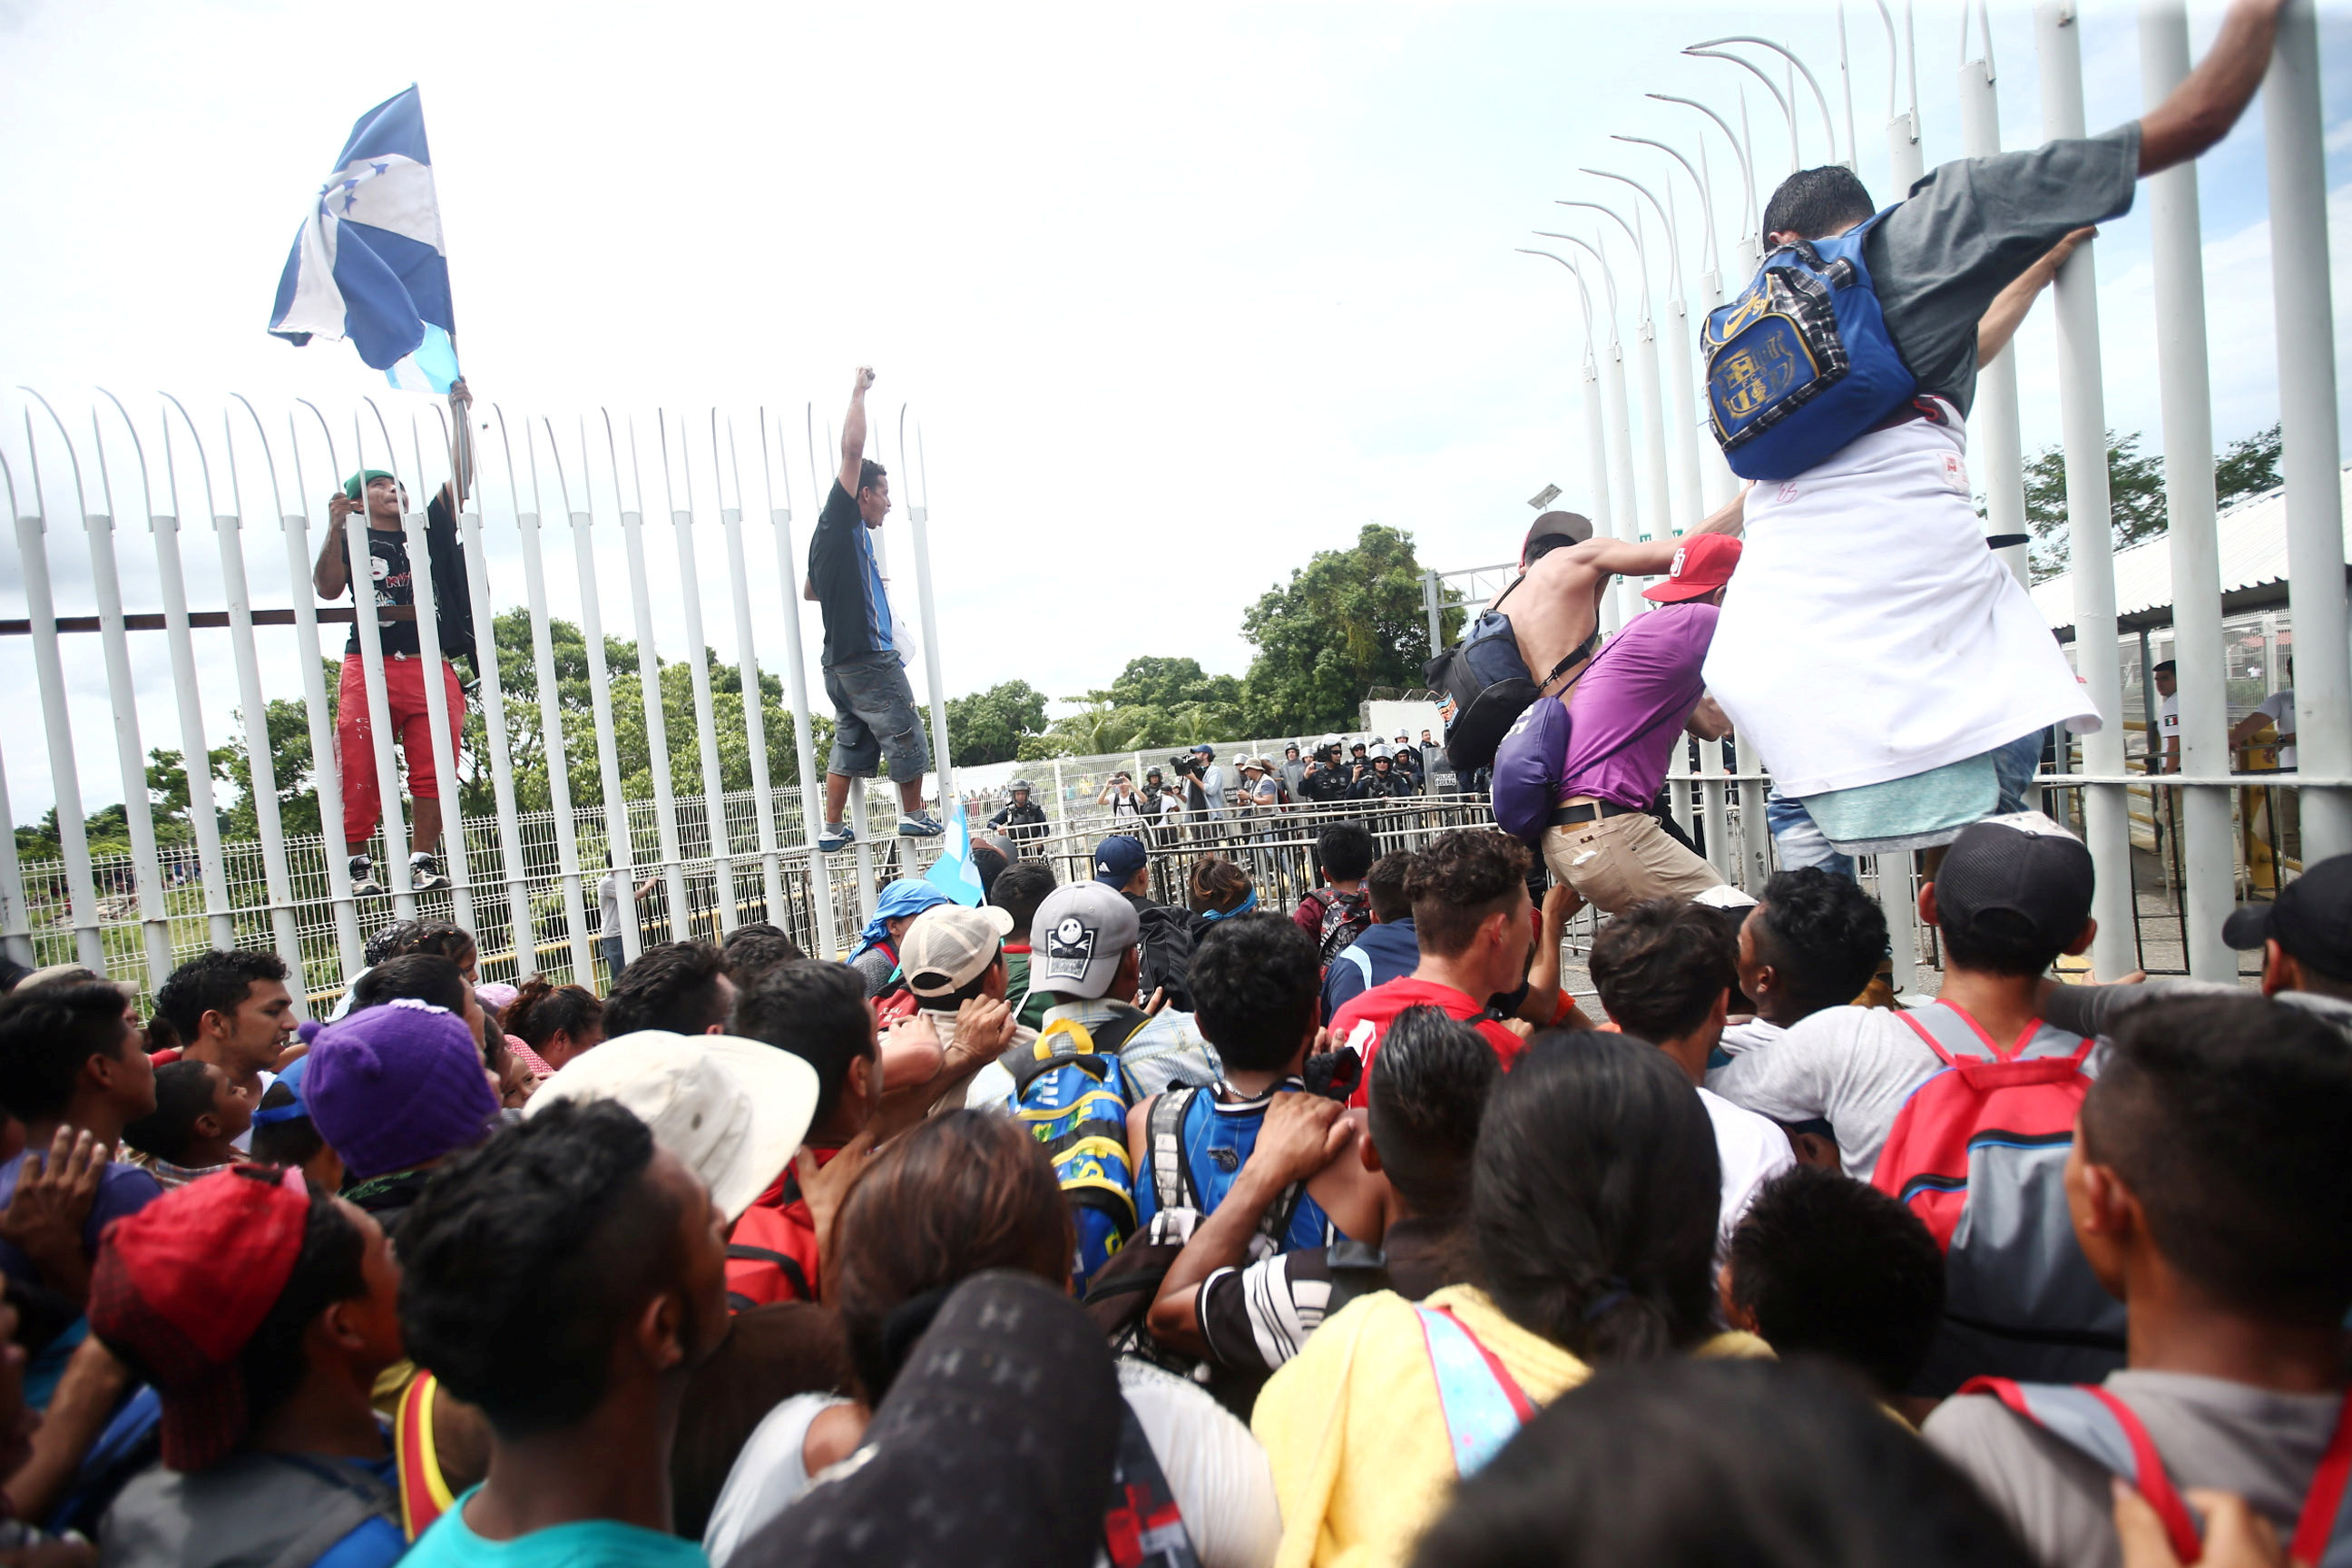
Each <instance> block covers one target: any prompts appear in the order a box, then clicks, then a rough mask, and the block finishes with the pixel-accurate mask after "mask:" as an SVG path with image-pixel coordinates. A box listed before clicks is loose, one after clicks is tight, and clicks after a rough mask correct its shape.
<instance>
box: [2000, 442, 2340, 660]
mask: <svg viewBox="0 0 2352 1568" xmlns="http://www.w3.org/2000/svg"><path fill="white" fill-rule="evenodd" d="M2343 485H2344V498H2345V499H2344V523H2345V534H2344V538H2345V560H2346V561H2347V563H2352V463H2347V464H2346V465H2345V468H2344V479H2343ZM2214 531H2215V533H2216V534H2217V535H2218V536H2219V542H2220V544H2221V592H2222V593H2224V594H2234V593H2238V592H2240V591H2241V590H2242V589H2247V588H2254V587H2259V586H2261V585H2263V584H2267V583H2284V582H2285V581H2286V491H2285V489H2284V488H2281V489H2274V490H2269V491H2266V492H2264V493H2263V494H2262V495H2258V496H2255V497H2253V498H2252V500H2242V501H2240V502H2238V504H2237V505H2235V506H2233V507H2231V509H2230V510H2227V511H2225V512H2223V513H2222V514H2221V517H2220V518H2219V519H2217V520H2216V521H2215V524H2214ZM2032 593H2033V607H2034V608H2035V609H2038V610H2040V611H2041V612H2042V620H2043V621H2044V622H2045V623H2047V624H2048V625H2049V626H2050V627H2051V628H2052V629H2053V630H2060V629H2063V628H2067V627H2071V626H2074V574H2072V573H2070V572H2062V573H2060V574H2058V575H2057V576H2055V577H2053V578H2051V579H2050V580H2049V581H2047V582H2045V583H2039V584H2035V585H2034V587H2033V590H2032ZM2171 605H2172V547H2171V542H2170V541H2169V540H2168V538H2167V537H2166V536H2165V535H2163V534H2161V533H2159V534H2158V535H2157V536H2156V537H2155V538H2153V539H2144V540H2142V541H2140V542H2138V543H2137V544H2135V545H2133V546H2131V547H2130V548H2129V549H2127V550H2118V551H2116V615H2117V616H2135V615H2141V614H2145V613H2146V612H2147V611H2150V610H2162V609H2169V608H2170V607H2171Z"/></svg>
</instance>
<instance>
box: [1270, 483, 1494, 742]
mask: <svg viewBox="0 0 2352 1568" xmlns="http://www.w3.org/2000/svg"><path fill="white" fill-rule="evenodd" d="M1447 597H1448V603H1447V605H1446V606H1445V608H1444V611H1443V618H1442V621H1441V635H1442V636H1443V637H1444V640H1445V641H1447V642H1451V641H1452V640H1453V638H1454V637H1455V636H1456V635H1457V634H1458V633H1459V632H1460V630H1461V625H1462V615H1463V612H1462V610H1461V608H1460V607H1459V605H1458V602H1457V596H1456V595H1452V594H1450V593H1449V595H1448V596H1447ZM1242 636H1244V637H1247V638H1248V639H1249V640H1250V642H1251V643H1252V644H1253V645H1255V647H1256V648H1257V650H1258V652H1257V657H1256V658H1254V659H1252V660H1251V661H1250V668H1249V674H1248V676H1247V677H1246V678H1245V679H1244V682H1243V687H1244V689H1243V693H1242V696H1243V702H1242V709H1243V716H1244V720H1245V723H1244V728H1246V729H1249V730H1251V731H1254V732H1255V733H1257V734H1262V735H1281V734H1297V733H1301V732H1304V731H1310V730H1329V729H1339V728H1344V727H1347V726H1350V725H1352V724H1353V723H1354V722H1355V720H1356V711H1357V704H1358V703H1359V702H1360V701H1362V700H1363V697H1364V694H1365V693H1366V692H1367V691H1368V690H1370V689H1371V688H1373V687H1375V686H1393V687H1418V686H1419V685H1421V684H1422V680H1423V666H1424V665H1426V664H1427V663H1428V661H1429V658H1430V647H1429V622H1428V616H1427V612H1426V611H1425V610H1424V608H1423V600H1422V569H1421V563H1420V562H1419V561H1417V560H1416V559H1414V556H1413V550H1412V535H1411V534H1409V533H1406V532H1404V531H1402V530H1401V529H1394V528H1389V527H1386V526H1384V525H1383V524H1381V523H1377V522H1370V523H1366V524H1365V525H1364V528H1363V531H1362V532H1361V533H1360V534H1359V535H1358V536H1357V539H1356V543H1355V546H1354V548H1352V549H1349V550H1321V551H1318V552H1316V553H1315V556H1314V559H1312V560H1311V561H1309V562H1308V563H1307V565H1306V567H1305V568H1304V569H1301V570H1296V571H1293V572H1292V573H1291V574H1290V581H1289V582H1288V583H1287V584H1283V585H1280V586H1277V587H1275V588H1272V589H1270V590H1268V591H1267V592H1266V593H1265V595H1263V596H1262V597H1261V598H1260V599H1259V600H1258V602H1257V603H1256V604H1255V605H1251V606H1250V608H1249V609H1248V610H1246V611H1244V613H1243V616H1242Z"/></svg>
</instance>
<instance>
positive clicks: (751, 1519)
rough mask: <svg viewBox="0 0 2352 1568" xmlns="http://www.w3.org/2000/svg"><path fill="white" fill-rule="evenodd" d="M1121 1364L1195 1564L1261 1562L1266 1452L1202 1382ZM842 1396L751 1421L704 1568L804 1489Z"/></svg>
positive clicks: (1272, 1529) (802, 1400) (1268, 1510)
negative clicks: (824, 1425)
mask: <svg viewBox="0 0 2352 1568" xmlns="http://www.w3.org/2000/svg"><path fill="white" fill-rule="evenodd" d="M1118 1387H1119V1392H1120V1393H1121V1394H1124V1395H1126V1397H1127V1405H1128V1408H1129V1409H1130V1410H1132V1411H1134V1412H1135V1420H1136V1425H1138V1426H1141V1427H1142V1428H1143V1435H1144V1436H1145V1438H1147V1439H1148V1440H1149V1441H1150V1444H1151V1453H1152V1457H1153V1458H1156V1459H1158V1460H1159V1461H1160V1472H1161V1473H1162V1474H1163V1475H1165V1476H1166V1477H1167V1478H1168V1489H1169V1490H1170V1491H1171V1492H1172V1493H1173V1494H1174V1495H1175V1498H1176V1507H1177V1509H1178V1510H1179V1511H1181V1513H1182V1514H1183V1516H1184V1529H1185V1531H1186V1532H1187V1533H1188V1534H1190V1535H1191V1536H1192V1549H1193V1551H1194V1552H1196V1553H1197V1554H1198V1555H1199V1557H1200V1559H1201V1563H1202V1568H1265V1564H1267V1563H1272V1562H1273V1561H1274V1553H1275V1548H1276V1546H1278V1545H1280V1544H1281V1542H1282V1511H1281V1508H1280V1506H1279V1505H1278V1504H1277V1503H1276V1500H1275V1496H1274V1472H1273V1470H1272V1469H1271V1468H1269V1467H1268V1466H1267V1464H1266V1460H1265V1449H1263V1448H1261V1447H1258V1441H1257V1439H1256V1438H1255V1437H1254V1436H1251V1435H1250V1429H1249V1428H1248V1427H1246V1426H1243V1425H1242V1424H1241V1423H1240V1422H1239V1421H1236V1420H1234V1418H1233V1416H1232V1415H1228V1414H1227V1413H1226V1411H1225V1409H1224V1407H1223V1405H1219V1404H1218V1403H1217V1402H1216V1401H1215V1400H1214V1399H1212V1398H1211V1397H1210V1396H1209V1394H1208V1393H1207V1391H1206V1390H1204V1389H1202V1388H1199V1387H1197V1386H1195V1385H1194V1384H1191V1383H1188V1382H1186V1381H1185V1380H1184V1379H1182V1378H1181V1377H1178V1376H1176V1375H1174V1374H1173V1373H1167V1372H1162V1371H1161V1370H1160V1368H1158V1367H1156V1366H1150V1365H1148V1364H1146V1363H1142V1362H1139V1361H1135V1360H1132V1359H1130V1358H1127V1357H1122V1358H1120V1360H1119V1362H1118ZM846 1403H847V1401H845V1400H842V1399H837V1398H835V1397H834V1396H833V1395H832V1394H795V1395H794V1396H793V1397H792V1398H790V1399H787V1400H785V1401H784V1402H783V1403H782V1404H781V1405H777V1406H776V1407H775V1408H774V1409H773V1410H771V1411H770V1412H768V1415H767V1418H766V1419H765V1420H763V1421H761V1423H760V1425H759V1426H757V1427H755V1428H753V1430H752V1433H751V1440H750V1441H749V1442H747V1443H745V1444H744V1445H743V1451H742V1452H741V1453H740V1454H739V1455H737V1456H736V1458H735V1465H734V1468H732V1469H730V1470H729V1471H728V1472H727V1484H726V1485H725V1486H723V1487H721V1488H720V1489H719V1500H718V1501H717V1502H716V1503H714V1504H713V1505H712V1506H711V1510H710V1522H709V1525H708V1526H706V1527H705V1528H704V1530H703V1532H702V1550H703V1551H704V1552H706V1553H707V1554H708V1555H709V1558H710V1563H711V1568H727V1563H728V1560H729V1559H730V1557H732V1556H733V1555H734V1553H735V1552H737V1550H738V1549H740V1547H741V1546H742V1544H743V1542H746V1541H748V1540H750V1539H751V1537H752V1536H753V1535H755V1534H757V1533H758V1532H759V1531H760V1529H761V1526H763V1525H765V1524H766V1523H767V1522H768V1521H770V1520H772V1519H773V1518H775V1517H776V1515H778V1514H780V1513H782V1512H783V1511H784V1510H785V1509H786V1508H788V1507H790V1506H791V1505H792V1504H793V1503H794V1502H796V1501H798V1500H800V1498H801V1496H802V1495H803V1493H805V1492H806V1491H807V1490H808V1489H809V1484H810V1476H809V1474H808V1469H807V1465H806V1462H805V1459H804V1457H803V1456H804V1454H805V1451H806V1447H807V1443H808V1430H809V1426H810V1425H811V1424H812V1423H813V1422H814V1421H815V1420H816V1418H817V1416H818V1415H820V1414H821V1413H822V1412H824V1411H825V1410H827V1409H830V1408H831V1407H832V1406H834V1405H842V1404H846Z"/></svg>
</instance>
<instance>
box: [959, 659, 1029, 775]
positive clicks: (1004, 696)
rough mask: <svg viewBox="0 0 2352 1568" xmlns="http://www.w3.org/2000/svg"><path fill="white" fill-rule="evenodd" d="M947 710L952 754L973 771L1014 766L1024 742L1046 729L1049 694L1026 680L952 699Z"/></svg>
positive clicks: (1010, 681)
mask: <svg viewBox="0 0 2352 1568" xmlns="http://www.w3.org/2000/svg"><path fill="white" fill-rule="evenodd" d="M947 710H948V754H949V756H950V758H952V759H953V760H954V761H955V762H956V763H959V764H970V765H971V766H973V767H979V766H981V765H982V764H983V763H1009V762H1012V761H1013V759H1014V758H1016V757H1018V756H1020V755H1021V746H1022V742H1024V741H1025V740H1026V739H1028V738H1029V737H1030V736H1033V735H1035V734H1037V733H1038V732H1040V731H1043V730H1044V729H1045V693H1044V692H1042V691H1040V690H1038V689H1036V688H1035V687H1034V686H1031V685H1030V684H1029V683H1028V682H1027V681H1025V680H1006V681H1002V682H999V683H998V684H997V685H994V686H992V687H990V688H989V689H987V690H985V691H974V692H972V693H971V694H970V695H968V696H963V697H955V698H950V699H949V700H948V704H947Z"/></svg>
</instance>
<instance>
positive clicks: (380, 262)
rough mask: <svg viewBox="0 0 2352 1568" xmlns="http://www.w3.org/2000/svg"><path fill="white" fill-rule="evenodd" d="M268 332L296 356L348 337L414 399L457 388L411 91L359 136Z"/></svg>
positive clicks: (285, 282) (283, 283) (301, 247)
mask: <svg viewBox="0 0 2352 1568" xmlns="http://www.w3.org/2000/svg"><path fill="white" fill-rule="evenodd" d="M269 330H270V331H271V332H272V333H274V334H276V335H277V336H278V337H281V338H284V339H286V340H287V341H288V342H292V343H294V344H296V345H298V346H299V345H300V344H302V343H307V342H310V340H311V339H312V338H313V337H322V338H349V339H351V341H352V347H353V348H355V349H357V350H359V352H360V358H362V360H365V361H366V362H367V363H369V364H371V365H373V366H374V367H375V368H376V369H378V370H380V371H383V372H384V373H385V374H387V375H388V376H389V377H390V378H391V380H392V384H393V385H394V386H398V387H404V388H407V389H408V390H410V391H415V392H424V391H428V390H429V391H433V392H446V391H448V390H449V386H450V384H451V383H452V382H454V381H456V380H457V376H458V370H457V346H456V345H455V344H454V343H453V342H450V338H451V336H452V334H453V333H454V332H455V331H456V330H457V329H456V320H455V318H454V316H453V315H452V314H451V312H450V309H449V262H448V259H447V254H446V251H445V250H444V249H443V247H442V244H441V208H440V204H439V202H438V201H437V200H436V198H435V196H434V194H433V157H432V154H431V153H429V152H427V151H426V149H425V108H424V104H423V101H422V100H420V99H419V98H418V96H417V91H416V89H415V86H414V85H412V86H411V87H410V88H409V89H408V90H407V91H405V92H403V93H400V94H398V95H397V96H395V97H393V98H389V99H386V100H384V101H383V102H382V103H380V104H377V105H376V106H375V107H374V108H373V109H371V110H368V111H367V112H366V113H365V114H363V115H362V116H360V121H359V123H358V124H356V125H354V126H352V137H351V140H350V141H348V142H344V143H343V151H342V155H341V157H339V158H337V159H336V160H335V172H334V174H332V175H331V176H330V177H329V179H328V181H327V183H326V184H323V185H320V187H319V195H318V199H317V202H316V203H315V204H314V205H313V208H312V211H311V214H310V216H309V217H308V218H307V219H305V220H304V221H303V224H302V232H301V233H300V234H299V235H297V236H296V237H295V239H294V249H293V253H292V254H291V255H289V256H288V257H287V258H286V271H285V273H284V275H283V276H281V277H280V278H279V279H278V303H277V307H276V309H275V310H273V311H272V313H271V315H270V318H269Z"/></svg>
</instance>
